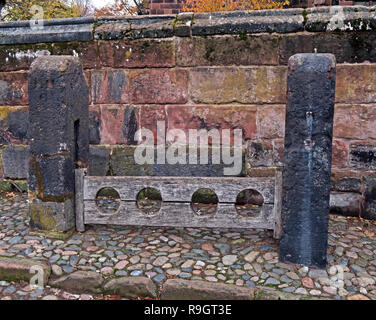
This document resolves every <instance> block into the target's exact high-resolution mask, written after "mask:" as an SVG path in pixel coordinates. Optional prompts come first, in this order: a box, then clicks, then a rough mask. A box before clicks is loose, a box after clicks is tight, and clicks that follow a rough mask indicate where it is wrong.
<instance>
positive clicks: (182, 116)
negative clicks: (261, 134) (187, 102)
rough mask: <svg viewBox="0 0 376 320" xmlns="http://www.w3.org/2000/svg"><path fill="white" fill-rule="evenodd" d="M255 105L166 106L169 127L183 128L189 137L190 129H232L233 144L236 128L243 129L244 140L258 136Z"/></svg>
mask: <svg viewBox="0 0 376 320" xmlns="http://www.w3.org/2000/svg"><path fill="white" fill-rule="evenodd" d="M256 110H257V109H256V107H255V106H179V105H168V106H166V114H167V115H168V129H182V130H183V131H184V132H185V134H186V135H187V137H188V134H189V129H196V130H200V129H206V130H208V131H209V130H211V129H218V130H219V133H220V134H222V131H221V130H223V129H230V130H231V132H230V134H231V144H233V142H234V141H233V135H234V132H233V130H234V129H241V130H242V132H243V133H242V134H243V141H244V140H249V139H253V138H255V137H256Z"/></svg>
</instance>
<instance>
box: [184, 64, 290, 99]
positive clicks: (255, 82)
mask: <svg viewBox="0 0 376 320" xmlns="http://www.w3.org/2000/svg"><path fill="white" fill-rule="evenodd" d="M286 71H287V69H286V67H249V68H234V67H228V68H195V69H192V70H190V74H189V86H190V96H191V99H192V100H193V101H194V102H196V103H208V104H218V103H233V102H239V103H245V104H262V103H276V104H277V103H285V101H286V78H287V74H286Z"/></svg>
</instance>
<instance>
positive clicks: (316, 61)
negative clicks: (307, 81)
mask: <svg viewBox="0 0 376 320" xmlns="http://www.w3.org/2000/svg"><path fill="white" fill-rule="evenodd" d="M335 66H336V57H335V56H334V55H333V54H331V53H298V54H294V55H293V56H291V57H290V59H289V70H290V71H294V70H297V69H300V68H315V71H317V72H325V71H328V72H329V71H330V70H331V69H333V68H335Z"/></svg>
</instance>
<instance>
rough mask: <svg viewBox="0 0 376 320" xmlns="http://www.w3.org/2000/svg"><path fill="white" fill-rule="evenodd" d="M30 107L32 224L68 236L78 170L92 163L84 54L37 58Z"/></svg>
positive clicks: (30, 89) (71, 226) (53, 233)
mask: <svg viewBox="0 0 376 320" xmlns="http://www.w3.org/2000/svg"><path fill="white" fill-rule="evenodd" d="M29 108H30V110H29V121H30V138H31V142H30V158H29V178H28V183H29V215H30V227H31V229H36V230H41V231H45V232H47V233H49V234H50V235H56V236H57V237H63V236H64V235H68V234H69V233H70V232H71V231H72V230H73V229H74V226H75V210H74V191H75V190H74V186H75V179H74V170H75V168H78V167H87V163H88V154H89V128H88V126H89V88H88V85H87V82H86V79H85V76H84V73H83V69H82V66H81V63H80V61H79V59H78V58H75V57H72V56H44V57H40V58H38V59H36V60H35V61H34V62H33V64H32V66H31V69H30V74H29Z"/></svg>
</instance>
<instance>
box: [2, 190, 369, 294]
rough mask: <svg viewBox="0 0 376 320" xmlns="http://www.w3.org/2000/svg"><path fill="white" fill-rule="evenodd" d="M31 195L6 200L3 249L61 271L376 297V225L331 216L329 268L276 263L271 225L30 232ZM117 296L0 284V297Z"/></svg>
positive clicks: (4, 205) (57, 273)
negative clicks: (60, 236)
mask: <svg viewBox="0 0 376 320" xmlns="http://www.w3.org/2000/svg"><path fill="white" fill-rule="evenodd" d="M26 212H27V201H26V197H25V196H23V197H15V198H13V199H3V200H1V201H0V255H2V256H13V257H15V256H23V257H28V258H33V259H39V260H42V259H43V260H47V261H49V262H50V264H51V265H52V270H53V273H54V274H55V275H63V274H65V273H71V272H73V271H76V270H94V271H97V272H100V273H101V274H103V275H104V276H105V277H112V276H147V277H149V278H151V279H152V280H153V281H155V282H156V284H158V285H161V284H162V283H163V282H164V281H165V280H166V279H167V278H182V279H191V280H195V279H196V280H207V281H212V282H224V283H232V284H236V285H238V286H248V287H260V286H263V287H265V286H266V287H273V288H275V289H277V290H279V291H282V292H287V293H295V294H297V295H311V296H313V297H316V298H317V297H319V298H325V299H328V298H329V299H376V281H375V280H376V260H375V257H376V226H374V225H373V224H372V223H371V222H369V221H365V220H360V219H357V218H350V217H341V216H331V217H330V230H329V249H328V261H329V264H328V266H327V268H326V270H318V269H313V268H310V269H308V268H306V267H296V266H292V265H289V264H284V263H280V262H279V261H278V241H277V240H274V239H273V238H272V232H271V231H266V230H239V229H207V228H200V229H192V228H181V229H176V228H151V227H143V228H140V227H105V226H89V227H88V228H87V231H86V232H85V233H83V234H80V233H76V234H74V235H73V236H72V237H71V238H70V239H69V240H66V241H61V240H54V239H48V238H45V237H43V236H41V235H36V234H32V233H30V232H29V229H28V225H27V218H26ZM56 298H58V299H83V300H88V299H116V297H104V296H92V295H75V294H71V293H67V292H64V291H62V290H58V289H54V288H49V287H46V288H45V289H44V290H42V289H31V288H30V287H29V285H28V284H27V283H8V282H5V281H1V282H0V299H8V300H9V299H56Z"/></svg>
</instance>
